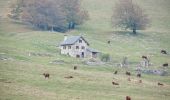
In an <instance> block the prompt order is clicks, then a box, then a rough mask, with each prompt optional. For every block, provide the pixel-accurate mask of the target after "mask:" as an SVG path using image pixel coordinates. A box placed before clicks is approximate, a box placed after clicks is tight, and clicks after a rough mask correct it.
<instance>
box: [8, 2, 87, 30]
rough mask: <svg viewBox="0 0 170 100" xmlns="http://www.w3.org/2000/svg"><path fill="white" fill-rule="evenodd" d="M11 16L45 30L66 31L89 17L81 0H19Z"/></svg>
mask: <svg viewBox="0 0 170 100" xmlns="http://www.w3.org/2000/svg"><path fill="white" fill-rule="evenodd" d="M9 17H10V18H13V19H15V20H21V21H23V22H26V23H29V24H31V25H33V26H34V27H38V28H40V29H43V30H55V31H60V32H65V31H67V30H68V29H74V27H75V25H80V24H82V23H83V22H84V21H85V20H87V19H88V13H87V11H86V10H84V9H83V8H81V7H80V1H79V0H17V2H16V4H15V5H13V9H12V11H11V14H10V15H9Z"/></svg>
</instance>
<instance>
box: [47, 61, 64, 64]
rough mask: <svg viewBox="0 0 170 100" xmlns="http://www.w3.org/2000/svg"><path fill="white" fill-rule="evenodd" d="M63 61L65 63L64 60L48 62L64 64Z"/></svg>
mask: <svg viewBox="0 0 170 100" xmlns="http://www.w3.org/2000/svg"><path fill="white" fill-rule="evenodd" d="M64 63H66V62H65V61H64V60H54V61H51V62H50V64H64Z"/></svg>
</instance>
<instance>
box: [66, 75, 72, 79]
mask: <svg viewBox="0 0 170 100" xmlns="http://www.w3.org/2000/svg"><path fill="white" fill-rule="evenodd" d="M64 78H67V79H70V78H73V76H66V77H64Z"/></svg>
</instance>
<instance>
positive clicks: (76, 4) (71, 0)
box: [61, 0, 89, 29]
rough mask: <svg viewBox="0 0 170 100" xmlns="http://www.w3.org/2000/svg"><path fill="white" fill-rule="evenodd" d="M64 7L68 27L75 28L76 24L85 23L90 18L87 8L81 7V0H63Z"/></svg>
mask: <svg viewBox="0 0 170 100" xmlns="http://www.w3.org/2000/svg"><path fill="white" fill-rule="evenodd" d="M61 1H62V5H61V7H62V9H63V11H64V12H65V14H66V18H67V23H68V28H69V29H74V28H75V25H80V24H83V22H84V21H85V20H88V19H89V15H88V12H87V10H85V9H84V8H82V7H81V1H80V0H61Z"/></svg>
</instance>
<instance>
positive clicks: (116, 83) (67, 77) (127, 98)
mask: <svg viewBox="0 0 170 100" xmlns="http://www.w3.org/2000/svg"><path fill="white" fill-rule="evenodd" d="M108 43H110V42H109V41H108ZM161 53H162V54H167V52H166V51H165V50H161ZM142 58H143V59H148V57H147V56H142ZM162 66H163V67H168V63H164V64H163V65H162ZM73 69H74V70H77V69H78V66H74V67H73ZM114 74H115V75H116V74H118V71H117V70H116V71H114ZM125 75H127V76H128V79H127V80H128V81H131V78H130V76H131V75H132V74H131V72H129V71H126V72H125ZM43 76H44V77H45V79H46V78H47V79H49V78H50V74H49V73H43ZM136 77H137V78H139V81H138V83H142V79H141V77H142V76H141V73H137V74H136ZM64 78H66V79H70V78H73V76H66V77H64ZM112 85H120V84H119V83H118V82H115V81H112ZM157 85H158V86H164V84H163V83H160V82H158V83H157ZM125 99H126V100H131V97H130V96H126V97H125Z"/></svg>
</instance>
